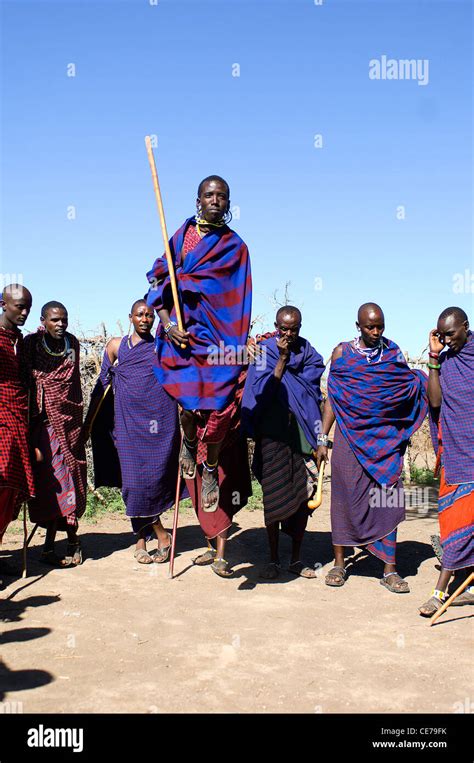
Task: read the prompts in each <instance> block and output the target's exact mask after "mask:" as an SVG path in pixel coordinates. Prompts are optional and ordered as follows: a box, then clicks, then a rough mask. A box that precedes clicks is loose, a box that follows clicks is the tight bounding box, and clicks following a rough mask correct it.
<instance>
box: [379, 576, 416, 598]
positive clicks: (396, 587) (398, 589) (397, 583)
mask: <svg viewBox="0 0 474 763" xmlns="http://www.w3.org/2000/svg"><path fill="white" fill-rule="evenodd" d="M393 575H396V577H397V580H394V581H393V582H392V583H390V582H389V578H390V577H392V576H393ZM380 585H383V587H384V588H386V589H387V591H391V593H410V586H409V585H408V583H407V581H406V580H403V578H402V577H400V575H399V574H398V572H387V574H386V575H385V574H384V576H383V578H382V579H381V581H380Z"/></svg>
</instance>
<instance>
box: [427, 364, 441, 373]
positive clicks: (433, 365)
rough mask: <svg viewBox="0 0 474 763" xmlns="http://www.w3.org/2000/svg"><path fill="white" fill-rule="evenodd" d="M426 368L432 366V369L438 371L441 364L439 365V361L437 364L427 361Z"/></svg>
mask: <svg viewBox="0 0 474 763" xmlns="http://www.w3.org/2000/svg"><path fill="white" fill-rule="evenodd" d="M428 368H432V369H433V370H434V371H439V369H440V368H441V366H440V365H439V363H438V364H437V365H435V364H434V363H428Z"/></svg>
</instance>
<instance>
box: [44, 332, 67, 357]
mask: <svg viewBox="0 0 474 763" xmlns="http://www.w3.org/2000/svg"><path fill="white" fill-rule="evenodd" d="M41 343H42V345H43V347H44V349H45V350H46V352H47V353H48V355H52V356H53V357H54V358H63V357H64V356H65V355H67V353H68V352H69V348H70V345H69V340H68V338H67V335H66V334H65V335H64V350H61V352H53V350H50V348H49V347H48V345H47V343H46V333H44V334H43V338H42V340H41Z"/></svg>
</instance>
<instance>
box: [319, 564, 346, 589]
mask: <svg viewBox="0 0 474 763" xmlns="http://www.w3.org/2000/svg"><path fill="white" fill-rule="evenodd" d="M331 580H332V583H331V582H330V581H331ZM346 580H347V570H346V568H345V567H339V566H338V565H336V566H335V567H333V568H332V570H329V572H328V573H327V575H326V577H325V579H324V582H325V583H326V585H328V586H331V588H340V587H341V586H343V585H344V583H345V582H346Z"/></svg>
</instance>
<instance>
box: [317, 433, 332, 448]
mask: <svg viewBox="0 0 474 763" xmlns="http://www.w3.org/2000/svg"><path fill="white" fill-rule="evenodd" d="M316 445H317V446H318V447H319V446H320V445H324V447H325V448H332V441H331V440H330V439H329V437H328V435H327V434H318V436H317V437H316Z"/></svg>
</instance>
